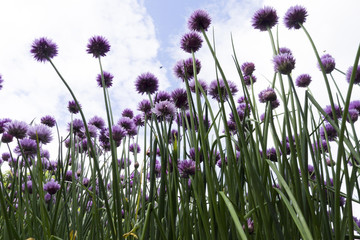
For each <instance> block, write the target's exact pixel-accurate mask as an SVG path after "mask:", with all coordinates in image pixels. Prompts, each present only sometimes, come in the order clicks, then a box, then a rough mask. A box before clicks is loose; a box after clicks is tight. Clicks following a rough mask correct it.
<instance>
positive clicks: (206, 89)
mask: <svg viewBox="0 0 360 240" xmlns="http://www.w3.org/2000/svg"><path fill="white" fill-rule="evenodd" d="M198 82H199V84H200V86H201V87H202V89H203V90H204V93H205V94H207V91H208V86H207V83H206V82H205V81H203V80H200V79H198ZM189 87H190V91H191V92H193V93H196V89H195V80H193V81H191V82H190V83H189ZM198 90H199V94H200V96H202V92H201V91H200V87H199V89H198Z"/></svg>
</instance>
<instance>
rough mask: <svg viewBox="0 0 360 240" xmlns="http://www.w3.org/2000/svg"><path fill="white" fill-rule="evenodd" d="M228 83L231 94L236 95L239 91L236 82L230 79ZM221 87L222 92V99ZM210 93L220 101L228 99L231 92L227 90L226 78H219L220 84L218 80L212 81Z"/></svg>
mask: <svg viewBox="0 0 360 240" xmlns="http://www.w3.org/2000/svg"><path fill="white" fill-rule="evenodd" d="M228 84H229V88H230V94H231V95H235V94H236V93H237V92H238V89H237V87H236V85H235V83H233V82H231V81H228ZM219 89H220V92H221V99H220V92H219ZM209 94H210V96H211V97H212V98H213V99H216V100H217V101H218V102H220V101H221V100H222V101H226V100H227V99H228V96H229V93H228V92H227V91H226V87H225V83H224V80H222V79H219V85H218V81H217V80H214V81H212V82H211V83H210V87H209Z"/></svg>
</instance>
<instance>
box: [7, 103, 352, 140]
mask: <svg viewBox="0 0 360 240" xmlns="http://www.w3.org/2000/svg"><path fill="white" fill-rule="evenodd" d="M358 118H359V112H358V111H357V110H356V109H353V108H349V117H348V119H347V121H348V122H350V119H351V122H353V123H354V122H356V121H357V120H358ZM3 136H4V135H3Z"/></svg>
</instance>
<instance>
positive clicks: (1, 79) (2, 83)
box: [0, 74, 4, 90]
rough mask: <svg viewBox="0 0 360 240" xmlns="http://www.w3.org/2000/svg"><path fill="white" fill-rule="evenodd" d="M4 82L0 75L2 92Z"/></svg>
mask: <svg viewBox="0 0 360 240" xmlns="http://www.w3.org/2000/svg"><path fill="white" fill-rule="evenodd" d="M3 82H4V80H3V79H2V75H1V74H0V90H1V89H2V88H3Z"/></svg>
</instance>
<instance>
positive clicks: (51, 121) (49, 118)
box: [40, 115, 56, 127]
mask: <svg viewBox="0 0 360 240" xmlns="http://www.w3.org/2000/svg"><path fill="white" fill-rule="evenodd" d="M40 121H41V123H42V124H44V125H46V126H48V127H54V126H55V124H56V120H55V118H53V117H52V116H49V115H48V116H44V117H42V118H41V120H40Z"/></svg>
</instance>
